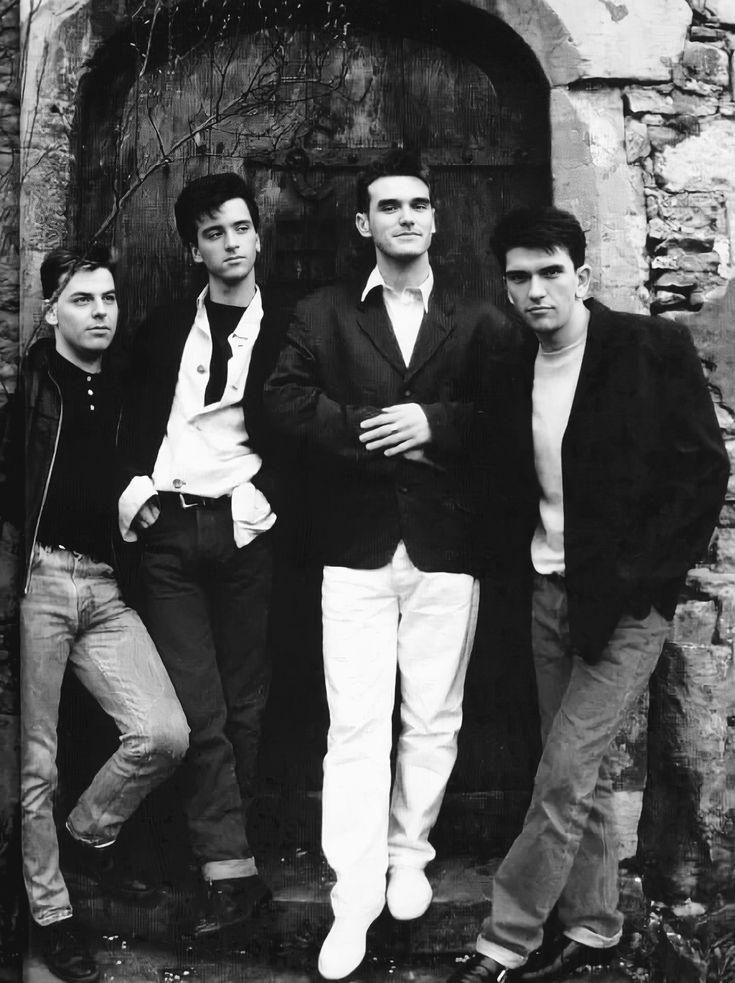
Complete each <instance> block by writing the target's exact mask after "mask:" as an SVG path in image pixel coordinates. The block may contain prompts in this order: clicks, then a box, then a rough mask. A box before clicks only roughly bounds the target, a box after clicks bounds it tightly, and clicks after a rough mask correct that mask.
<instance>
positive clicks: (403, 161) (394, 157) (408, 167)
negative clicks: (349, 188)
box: [355, 149, 431, 212]
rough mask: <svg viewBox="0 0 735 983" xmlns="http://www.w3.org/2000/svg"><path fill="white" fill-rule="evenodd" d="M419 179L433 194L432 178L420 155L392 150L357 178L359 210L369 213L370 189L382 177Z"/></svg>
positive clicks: (407, 151)
mask: <svg viewBox="0 0 735 983" xmlns="http://www.w3.org/2000/svg"><path fill="white" fill-rule="evenodd" d="M397 176H400V177H417V178H419V179H420V180H421V181H423V182H424V184H425V185H426V186H427V188H428V189H429V192H431V178H430V175H429V171H428V168H426V167H424V166H423V164H422V163H421V160H420V158H419V156H418V154H415V153H412V152H411V151H410V150H400V149H398V150H390V151H388V153H387V154H385V155H384V156H383V157H379V158H378V159H377V160H374V161H373V162H372V163H371V164H368V166H367V167H366V168H365V169H364V170H362V171H360V173H359V175H358V177H357V187H356V189H355V190H356V192H357V210H358V212H367V211H369V209H370V192H369V191H368V188H369V187H370V185H371V184H372V183H373V181H377V180H378V178H381V177H397Z"/></svg>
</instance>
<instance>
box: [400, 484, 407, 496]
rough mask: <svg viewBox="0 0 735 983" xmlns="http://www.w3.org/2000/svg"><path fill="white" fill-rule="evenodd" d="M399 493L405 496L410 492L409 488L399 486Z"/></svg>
mask: <svg viewBox="0 0 735 983" xmlns="http://www.w3.org/2000/svg"><path fill="white" fill-rule="evenodd" d="M398 491H399V492H400V493H401V495H405V494H406V492H407V491H408V488H406V486H405V485H399V487H398Z"/></svg>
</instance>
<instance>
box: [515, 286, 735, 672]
mask: <svg viewBox="0 0 735 983" xmlns="http://www.w3.org/2000/svg"><path fill="white" fill-rule="evenodd" d="M587 306H588V307H589V309H590V313H591V317H590V322H589V330H588V336H587V344H586V348H585V353H584V358H583V360H582V367H581V370H580V375H579V381H578V383H577V389H576V392H575V396H574V401H573V403H572V409H571V413H570V417H569V423H568V425H567V429H566V432H565V434H564V439H563V441H562V480H563V489H564V552H565V563H566V584H567V593H568V604H569V622H570V632H571V638H572V643H573V645H574V646H575V647H576V648H577V649H578V650H579V652H580V653H581V654H582V655H583V656H584V657H585V658H586V659H588V660H589V661H595V660H596V659H598V658H599V656H600V653H601V651H602V649H603V647H604V645H605V643H606V642H607V640H608V639H609V637H610V635H611V634H612V631H613V629H614V627H615V625H616V623H617V622H618V620H619V618H620V616H621V615H622V614H623V613H624V612H626V611H628V612H631V613H634V614H638V615H645V614H646V613H647V612H648V611H649V610H650V607H651V605H654V607H656V609H657V610H658V611H659V612H660V613H661V614H662V615H664V616H665V617H666V618H671V617H673V614H674V610H675V608H676V603H677V599H678V595H679V592H680V590H681V588H682V586H683V585H684V581H685V579H686V574H687V571H688V570H689V568H690V567H691V566H692V565H693V564H694V563H695V562H696V561H697V560H698V559H699V558H701V557H702V556H703V555H704V553H705V551H706V549H707V545H708V542H709V538H710V536H711V535H712V531H713V529H714V527H715V524H716V522H717V519H718V516H719V512H720V508H721V507H722V503H723V500H724V494H725V489H726V487H727V478H728V473H729V463H728V457H727V453H726V451H725V448H724V445H723V442H722V437H721V435H720V429H719V426H718V424H717V419H716V416H715V412H714V407H713V405H712V399H711V397H710V394H709V391H708V389H707V384H706V381H705V378H704V374H703V372H702V366H701V363H700V360H699V358H698V356H697V353H696V351H695V348H694V345H693V344H692V340H691V337H690V335H689V332H688V331H687V329H686V328H685V327H684V326H683V325H681V324H677V323H675V322H673V321H669V320H666V319H663V318H655V317H646V316H643V315H635V314H625V313H620V312H616V311H611V310H609V309H608V308H607V307H604V306H603V305H602V304H600V303H597V302H596V301H589V302H587ZM537 349H538V344H537V342H536V339H535V338H534V337H533V335H531V334H530V332H527V336H526V358H527V362H526V364H527V366H528V369H529V372H528V375H527V382H528V389H527V392H528V397H529V407H528V419H529V421H530V394H531V385H532V381H533V361H534V358H535V355H536V351H537ZM529 426H530V423H529Z"/></svg>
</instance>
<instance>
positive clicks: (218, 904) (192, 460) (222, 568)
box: [119, 173, 278, 936]
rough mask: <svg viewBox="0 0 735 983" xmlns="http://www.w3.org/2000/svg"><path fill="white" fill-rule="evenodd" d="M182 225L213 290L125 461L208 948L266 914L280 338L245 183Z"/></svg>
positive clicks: (203, 188) (161, 341) (171, 336)
mask: <svg viewBox="0 0 735 983" xmlns="http://www.w3.org/2000/svg"><path fill="white" fill-rule="evenodd" d="M175 215H176V224H177V229H178V231H179V234H180V235H181V238H182V240H183V241H184V243H185V244H186V246H187V248H188V249H189V250H190V251H191V256H192V259H193V261H194V262H195V263H196V264H201V265H202V266H203V267H204V269H205V270H206V273H207V277H208V283H207V286H206V287H205V288H204V290H202V292H201V293H200V295H199V296H198V297H197V298H196V300H192V301H189V302H183V303H178V304H175V305H173V306H170V307H166V308H161V309H157V310H155V311H154V312H153V313H152V314H151V315H150V316H149V317H148V318H147V319H146V321H145V322H144V323H143V324H142V325H141V326H140V328H139V330H138V332H137V335H136V338H135V343H134V347H133V357H132V372H133V385H132V387H131V390H130V392H129V393H128V397H127V399H126V404H125V410H124V413H123V420H122V426H121V432H120V447H121V454H122V456H123V463H124V465H125V480H126V481H127V482H128V483H127V485H126V486H125V487H124V490H123V492H122V494H121V496H120V501H119V512H120V528H121V532H122V534H123V537H124V538H125V539H126V540H129V541H130V540H134V539H136V538H138V537H139V538H140V539H141V540H142V546H143V552H142V586H143V594H144V601H143V604H144V618H145V621H146V624H147V626H148V629H149V631H150V633H151V635H152V637H153V639H154V640H155V642H156V645H157V647H158V650H159V652H160V653H161V658H162V659H163V661H164V663H165V665H166V667H167V669H168V672H169V675H170V676H171V679H172V681H173V684H174V686H175V688H176V691H177V694H178V696H179V699H180V701H181V704H182V706H183V708H184V711H185V713H186V716H187V720H188V722H189V726H190V728H191V736H190V751H189V754H188V756H187V758H186V760H185V763H184V783H185V793H184V795H185V809H186V815H187V820H188V826H189V832H190V839H191V846H192V850H193V852H194V855H195V857H196V859H197V861H198V862H199V864H200V866H201V870H202V875H203V877H204V880H205V882H206V883H207V885H208V891H207V903H206V907H205V911H204V913H203V915H202V917H201V918H200V919H199V921H197V922H196V924H195V925H194V928H193V932H194V935H195V936H208V935H211V934H214V933H216V932H218V931H219V930H220V929H222V928H224V927H226V926H231V925H236V924H239V923H241V922H243V921H245V920H246V919H247V918H249V917H250V916H251V914H252V913H253V912H254V911H255V909H256V908H257V907H258V905H259V904H261V903H262V902H264V901H265V900H267V898H268V896H269V891H268V889H267V886H266V885H265V883H264V882H263V881H262V880H261V878H260V876H259V875H258V871H257V868H256V864H255V860H254V858H253V855H252V851H251V849H250V846H249V844H248V839H247V834H246V816H247V807H248V804H249V801H250V799H251V797H252V794H253V781H254V769H255V761H256V755H257V750H258V741H259V735H260V726H261V717H262V713H263V709H264V706H265V702H266V697H267V694H268V688H269V678H270V668H269V662H268V658H267V653H266V628H267V617H268V603H269V598H270V590H271V572H272V556H271V548H272V547H271V535H270V534H269V530H270V529H271V527H272V526H273V524H274V522H275V519H276V516H275V514H274V512H273V510H272V508H271V502H272V501H273V493H274V473H273V470H272V469H271V468H269V467H268V465H267V463H266V462H264V459H263V455H264V449H263V446H262V442H263V417H262V405H261V400H262V388H263V382H264V380H265V378H266V377H267V374H268V373H269V371H270V369H271V368H272V366H273V364H274V361H275V356H276V349H277V344H278V342H277V335H276V333H275V331H274V330H273V329H272V327H271V326H270V325H269V324H268V321H267V318H266V317H265V316H264V314H263V306H262V300H261V293H260V290H259V288H258V286H257V285H256V282H255V273H254V265H255V260H256V257H257V254H258V252H259V250H260V241H259V238H258V222H259V215H258V208H257V204H256V202H255V199H254V197H253V194H252V191H251V190H250V188H249V187H248V185H247V184H246V183H245V182H244V181H243V180H242V178H240V177H239V176H238V175H236V174H233V173H224V174H213V175H209V176H207V177H203V178H199V179H197V180H195V181H192V182H191V183H190V184H188V185H187V186H186V187H185V188H184V190H183V191H182V192H181V194H180V196H179V198H178V200H177V202H176V206H175Z"/></svg>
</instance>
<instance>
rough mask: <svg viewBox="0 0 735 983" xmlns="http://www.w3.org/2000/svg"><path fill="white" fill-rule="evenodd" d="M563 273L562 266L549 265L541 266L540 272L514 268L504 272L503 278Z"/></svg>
mask: <svg viewBox="0 0 735 983" xmlns="http://www.w3.org/2000/svg"><path fill="white" fill-rule="evenodd" d="M563 271H564V266H563V265H562V264H561V263H549V265H548V266H542V267H541V269H540V270H519V269H516V268H515V267H511V268H510V269H508V270H506V271H505V276H533V274H534V273H559V272H563Z"/></svg>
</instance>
